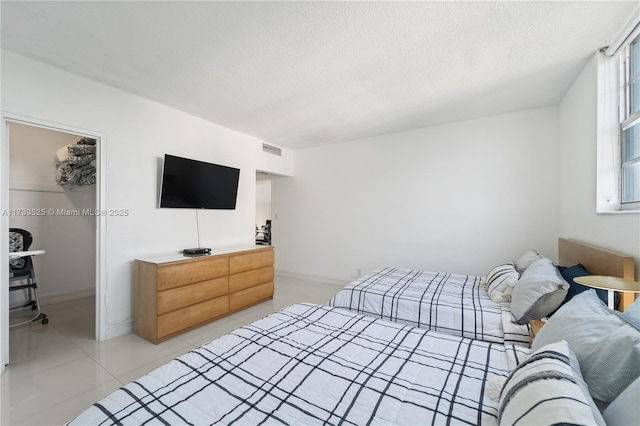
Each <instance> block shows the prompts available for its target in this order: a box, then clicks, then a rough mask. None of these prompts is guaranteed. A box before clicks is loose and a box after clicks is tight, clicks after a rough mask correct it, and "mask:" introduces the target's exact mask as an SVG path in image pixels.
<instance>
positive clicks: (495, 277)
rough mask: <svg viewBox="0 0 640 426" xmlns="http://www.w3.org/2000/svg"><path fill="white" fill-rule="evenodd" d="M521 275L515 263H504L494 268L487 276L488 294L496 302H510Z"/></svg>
mask: <svg viewBox="0 0 640 426" xmlns="http://www.w3.org/2000/svg"><path fill="white" fill-rule="evenodd" d="M518 278H520V274H519V273H518V271H516V266H515V265H514V264H513V262H509V263H504V264H502V265H498V266H496V267H495V268H493V269H492V270H491V271H489V273H488V274H487V280H486V283H487V293H489V297H490V298H491V300H493V301H494V302H508V301H510V300H511V291H512V290H513V286H514V285H516V283H517V282H518Z"/></svg>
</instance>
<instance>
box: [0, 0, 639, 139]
mask: <svg viewBox="0 0 640 426" xmlns="http://www.w3.org/2000/svg"><path fill="white" fill-rule="evenodd" d="M637 5H638V2H637V1H628V2H611V1H605V2H595V1H585V2H561V1H560V2H558V1H555V2H537V1H535V2H526V1H525V2H523V1H517V2H516V1H514V2H210V1H209V2H207V1H198V2H186V1H173V2H156V1H142V2H114V1H107V2H57V1H46V2H33V1H20V2H11V1H6V0H4V1H2V2H0V7H1V8H2V9H1V19H2V21H1V24H2V33H1V35H2V47H3V48H4V49H7V50H11V51H13V52H16V53H19V54H22V55H24V56H27V57H30V58H33V59H36V60H39V61H42V62H45V63H48V64H51V65H54V66H56V67H59V68H62V69H65V70H68V71H71V72H74V73H76V74H80V75H82V76H85V77H88V78H90V79H93V80H96V81H100V82H103V83H106V84H108V85H111V86H113V87H117V88H120V89H123V90H126V91H128V92H131V93H135V94H137V95H140V96H143V97H145V98H148V99H152V100H155V101H157V102H160V103H163V104H166V105H169V106H171V107H174V108H176V109H179V110H182V111H185V112H188V113H190V114H193V115H196V116H199V117H202V118H205V119H207V120H210V121H213V122H216V123H218V124H221V125H223V126H226V127H229V128H232V129H236V130H238V131H241V132H244V133H247V134H250V135H254V136H256V137H258V138H261V139H263V140H265V141H268V142H271V143H275V144H279V145H281V146H285V147H289V148H304V147H308V146H314V145H318V144H326V143H335V142H341V141H346V140H352V139H357V138H362V137H367V136H373V135H379V134H385V133H391V132H396V131H402V130H407V129H414V128H420V127H425V126H429V125H434V124H441V123H446V122H453V121H459V120H464V119H470V118H476V117H482V116H487V115H492V114H498V113H502V112H507V111H514V110H519V109H526V108H533V107H540V106H546V105H554V104H557V103H558V102H559V101H560V100H561V98H562V96H563V95H564V94H565V93H566V90H567V89H568V87H569V86H570V84H571V83H572V81H573V80H574V79H575V77H576V76H577V74H578V72H579V71H580V69H581V68H582V67H583V66H584V64H585V62H586V60H587V59H588V58H589V57H590V56H591V55H592V53H593V52H594V51H596V49H598V48H600V47H603V46H606V45H608V44H609V42H610V41H611V39H612V38H613V37H614V36H615V35H616V33H617V32H618V30H619V29H620V27H621V26H622V25H623V24H624V23H625V22H626V21H627V20H628V18H629V17H630V15H631V13H632V11H633V10H634V8H635V7H636V6H637Z"/></svg>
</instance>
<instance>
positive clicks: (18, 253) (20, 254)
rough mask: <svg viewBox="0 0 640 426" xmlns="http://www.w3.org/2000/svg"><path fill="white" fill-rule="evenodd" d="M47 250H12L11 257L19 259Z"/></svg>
mask: <svg viewBox="0 0 640 426" xmlns="http://www.w3.org/2000/svg"><path fill="white" fill-rule="evenodd" d="M46 252H47V251H46V250H29V251H12V252H10V253H9V259H19V258H21V257H26V256H37V255H39V254H45V253H46Z"/></svg>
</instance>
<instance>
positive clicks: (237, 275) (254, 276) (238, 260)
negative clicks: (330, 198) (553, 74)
mask: <svg viewBox="0 0 640 426" xmlns="http://www.w3.org/2000/svg"><path fill="white" fill-rule="evenodd" d="M274 258H275V255H274V250H273V247H268V246H246V247H231V248H226V249H215V250H212V253H211V254H210V255H206V256H198V257H185V256H183V255H181V254H180V255H170V256H162V257H154V258H147V259H136V261H135V281H134V330H135V333H136V334H137V335H138V336H140V337H142V338H143V339H146V340H148V341H150V342H152V343H155V344H157V343H160V342H162V341H163V340H166V339H169V338H171V337H173V336H176V335H178V334H180V333H184V332H185V331H188V330H192V329H194V328H197V327H200V326H202V325H204V324H206V323H209V322H211V321H214V320H216V319H218V318H221V317H223V316H225V315H229V314H231V313H233V312H237V311H239V310H242V309H245V308H247V307H249V306H252V305H255V304H256V303H260V302H262V301H264V300H267V299H270V298H272V297H273V291H274V283H273V279H274V267H273V264H274Z"/></svg>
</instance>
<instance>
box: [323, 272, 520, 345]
mask: <svg viewBox="0 0 640 426" xmlns="http://www.w3.org/2000/svg"><path fill="white" fill-rule="evenodd" d="M329 305H330V306H334V307H338V308H344V309H349V310H351V311H353V312H358V313H362V314H366V315H371V316H373V317H375V318H382V319H386V320H390V321H396V322H400V323H402V324H407V325H411V326H414V327H421V328H427V329H431V330H435V331H439V332H441V333H446V334H451V335H454V336H463V337H469V338H471V339H478V340H484V341H487V342H496V343H510V344H518V345H522V346H528V344H529V329H528V327H527V326H526V325H518V324H515V323H513V321H512V315H511V311H510V310H509V303H507V302H504V303H496V302H494V301H493V300H491V299H490V298H489V295H488V294H487V289H486V287H485V286H484V285H482V284H481V278H480V277H473V276H468V275H459V274H449V273H443V272H429V271H419V270H414V269H404V268H384V269H381V270H378V271H375V272H374V273H372V274H370V275H367V276H364V277H362V278H359V279H358V280H356V281H354V282H352V283H351V284H349V285H348V286H346V287H345V288H344V289H343V290H341V291H340V292H338V293H337V294H336V295H335V296H334V297H333V298H332V299H331V300H330V301H329Z"/></svg>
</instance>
